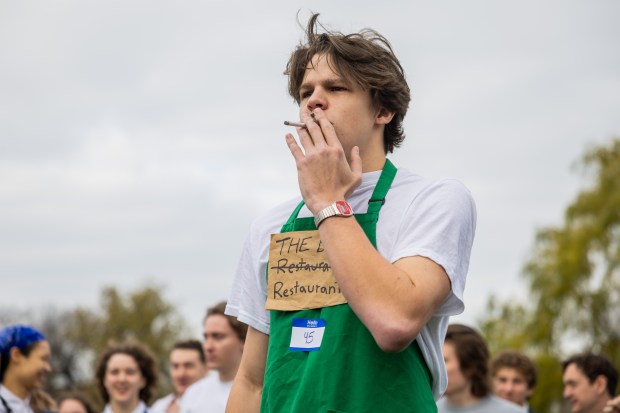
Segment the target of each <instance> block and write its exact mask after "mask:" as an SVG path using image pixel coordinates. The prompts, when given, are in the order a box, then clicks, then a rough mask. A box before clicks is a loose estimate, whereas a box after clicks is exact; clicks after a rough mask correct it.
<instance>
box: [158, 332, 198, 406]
mask: <svg viewBox="0 0 620 413" xmlns="http://www.w3.org/2000/svg"><path fill="white" fill-rule="evenodd" d="M169 362H170V366H169V367H170V378H171V379H172V385H173V386H174V392H172V393H170V394H169V395H167V396H164V397H162V398H161V399H159V400H157V401H156V402H155V403H153V405H152V406H151V408H150V411H151V413H178V412H179V411H180V405H181V398H182V397H183V394H184V393H185V390H187V388H188V387H189V386H191V385H192V384H194V383H195V382H197V381H198V380H200V379H202V378H203V377H204V376H205V374H206V373H207V371H208V369H207V359H206V357H205V353H204V351H203V348H202V344H201V343H200V341H198V340H187V341H179V342H177V343H175V344H174V346H173V347H172V351H170V360H169Z"/></svg>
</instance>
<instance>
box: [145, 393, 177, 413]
mask: <svg viewBox="0 0 620 413" xmlns="http://www.w3.org/2000/svg"><path fill="white" fill-rule="evenodd" d="M173 399H174V394H172V393H170V394H167V395H166V396H164V397H162V398H159V399H157V400H155V402H154V403H153V404H152V405H151V407H149V411H150V412H151V413H159V412H165V411H166V408H167V407H168V406H169V405H170V403H172V400H173Z"/></svg>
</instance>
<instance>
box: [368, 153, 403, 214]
mask: <svg viewBox="0 0 620 413" xmlns="http://www.w3.org/2000/svg"><path fill="white" fill-rule="evenodd" d="M396 171H397V169H396V167H395V166H394V164H393V163H392V161H390V160H389V159H387V158H386V159H385V165H384V166H383V171H382V172H381V176H380V177H379V182H377V185H376V186H375V190H374V191H373V193H372V196H371V197H370V201H368V213H379V210H380V209H381V207H382V206H383V204H385V196H386V195H387V193H388V191H389V190H390V187H391V186H392V182H393V181H394V177H395V176H396Z"/></svg>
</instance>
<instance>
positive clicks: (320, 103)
mask: <svg viewBox="0 0 620 413" xmlns="http://www.w3.org/2000/svg"><path fill="white" fill-rule="evenodd" d="M316 108H321V109H323V110H325V109H327V96H326V95H325V92H324V91H323V90H322V89H321V88H316V89H314V90H313V91H312V95H311V96H310V97H309V98H308V110H309V111H310V112H312V111H313V110H314V109H316Z"/></svg>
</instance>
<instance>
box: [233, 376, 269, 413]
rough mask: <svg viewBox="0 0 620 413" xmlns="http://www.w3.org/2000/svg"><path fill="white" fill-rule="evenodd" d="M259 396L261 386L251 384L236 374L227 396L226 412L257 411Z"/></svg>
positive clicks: (255, 412)
mask: <svg viewBox="0 0 620 413" xmlns="http://www.w3.org/2000/svg"><path fill="white" fill-rule="evenodd" d="M261 396H262V387H260V388H259V387H256V386H253V385H252V384H251V383H249V382H248V381H246V380H244V379H243V378H241V377H238V376H237V378H236V379H235V382H234V384H233V386H232V389H231V391H230V396H229V397H228V404H227V405H226V413H259V412H260V402H261Z"/></svg>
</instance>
